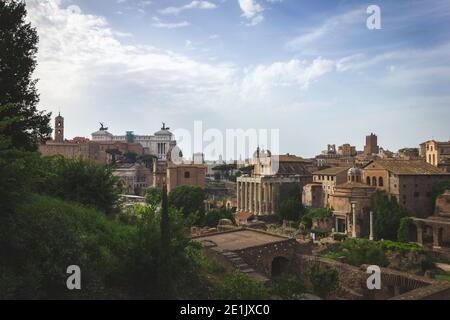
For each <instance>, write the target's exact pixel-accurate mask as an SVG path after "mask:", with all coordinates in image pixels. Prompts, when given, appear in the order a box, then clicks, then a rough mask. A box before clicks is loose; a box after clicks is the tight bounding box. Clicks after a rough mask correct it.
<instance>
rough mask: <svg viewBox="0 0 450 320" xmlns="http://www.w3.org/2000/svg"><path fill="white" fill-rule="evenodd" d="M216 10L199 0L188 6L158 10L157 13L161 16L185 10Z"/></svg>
mask: <svg viewBox="0 0 450 320" xmlns="http://www.w3.org/2000/svg"><path fill="white" fill-rule="evenodd" d="M215 8H217V5H216V4H214V3H212V2H209V1H201V0H194V1H192V2H191V3H189V4H186V5H184V6H179V7H167V8H165V9H162V10H159V13H161V14H175V15H176V14H179V13H181V12H182V11H185V10H192V9H203V10H210V9H215Z"/></svg>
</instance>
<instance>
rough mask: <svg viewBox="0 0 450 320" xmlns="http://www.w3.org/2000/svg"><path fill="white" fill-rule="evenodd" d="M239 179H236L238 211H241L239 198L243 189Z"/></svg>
mask: <svg viewBox="0 0 450 320" xmlns="http://www.w3.org/2000/svg"><path fill="white" fill-rule="evenodd" d="M239 184H240V183H239V181H236V202H237V208H236V210H237V212H239V211H241V209H240V202H239V201H240V199H239V192H241V189H240V188H239Z"/></svg>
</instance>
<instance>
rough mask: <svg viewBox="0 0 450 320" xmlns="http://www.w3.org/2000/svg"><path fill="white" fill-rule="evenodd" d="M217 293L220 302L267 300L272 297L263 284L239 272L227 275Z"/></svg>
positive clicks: (217, 288) (219, 285)
mask: <svg viewBox="0 0 450 320" xmlns="http://www.w3.org/2000/svg"><path fill="white" fill-rule="evenodd" d="M215 291H216V299H219V300H266V299H268V298H269V297H270V294H269V290H268V289H267V288H266V287H265V286H264V284H263V283H261V282H259V281H256V280H253V279H251V278H250V277H249V276H248V275H246V274H244V273H242V272H240V271H237V270H235V271H233V272H231V273H230V274H229V275H227V277H226V278H225V279H224V280H223V281H222V282H221V283H219V284H218V286H217V287H216V290H215Z"/></svg>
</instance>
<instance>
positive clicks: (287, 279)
mask: <svg viewBox="0 0 450 320" xmlns="http://www.w3.org/2000/svg"><path fill="white" fill-rule="evenodd" d="M306 291H307V286H306V283H305V279H304V278H303V277H302V276H301V275H300V274H291V273H283V274H282V275H280V276H278V277H276V278H275V279H273V281H272V286H271V293H272V295H273V296H275V297H280V298H282V299H284V300H295V299H301V298H302V296H303V294H304V293H305V292H306Z"/></svg>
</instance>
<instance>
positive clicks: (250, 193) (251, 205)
mask: <svg viewBox="0 0 450 320" xmlns="http://www.w3.org/2000/svg"><path fill="white" fill-rule="evenodd" d="M249 187H250V188H249V189H250V190H249V200H250V204H249V208H250V212H253V182H249Z"/></svg>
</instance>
